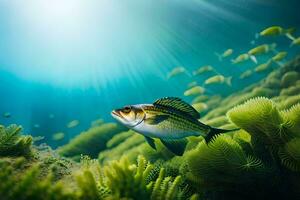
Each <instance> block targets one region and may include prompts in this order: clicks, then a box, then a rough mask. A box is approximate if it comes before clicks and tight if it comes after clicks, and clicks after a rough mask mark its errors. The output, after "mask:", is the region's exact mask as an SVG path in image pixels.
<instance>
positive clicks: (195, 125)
mask: <svg viewBox="0 0 300 200" xmlns="http://www.w3.org/2000/svg"><path fill="white" fill-rule="evenodd" d="M144 111H145V112H146V113H147V114H149V115H162V114H163V115H168V119H167V120H165V121H163V122H161V123H159V124H158V125H157V126H158V127H159V128H161V129H169V130H177V131H187V132H197V133H198V134H199V132H207V131H208V130H209V128H208V127H207V126H206V125H205V124H202V123H201V122H199V121H198V120H195V119H193V118H191V117H190V116H185V115H183V116H181V115H179V114H177V113H176V112H172V111H169V110H164V109H159V108H157V107H154V106H146V107H145V108H144ZM199 125H200V126H199Z"/></svg>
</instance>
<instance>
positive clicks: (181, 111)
mask: <svg viewBox="0 0 300 200" xmlns="http://www.w3.org/2000/svg"><path fill="white" fill-rule="evenodd" d="M111 115H112V117H113V118H115V119H116V120H117V121H118V122H119V123H121V124H123V125H124V126H126V127H128V128H129V129H132V130H134V131H135V132H137V133H139V134H141V135H143V136H144V137H145V140H146V142H147V143H148V144H149V145H150V146H151V147H152V148H153V149H156V145H155V140H154V138H157V139H159V140H160V141H161V142H162V144H163V145H164V146H166V148H167V149H169V150H170V151H171V152H173V153H174V154H175V155H177V156H182V155H183V153H184V151H185V148H186V145H187V142H188V141H187V137H190V136H203V137H204V139H205V141H206V142H207V143H209V142H210V141H211V139H212V138H213V137H214V136H215V135H218V134H220V133H226V132H230V131H235V130H238V129H233V130H224V129H218V128H214V127H211V126H209V125H206V124H204V123H202V122H200V121H199V120H198V119H199V118H200V114H199V113H198V112H197V111H196V110H195V109H194V108H193V107H192V106H191V105H190V104H188V103H186V102H184V101H183V100H181V99H180V98H177V97H165V98H161V99H158V100H156V101H155V102H154V103H152V104H137V105H128V106H125V107H123V108H120V109H115V110H113V111H112V112H111Z"/></svg>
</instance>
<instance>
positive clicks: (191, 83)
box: [188, 81, 198, 88]
mask: <svg viewBox="0 0 300 200" xmlns="http://www.w3.org/2000/svg"><path fill="white" fill-rule="evenodd" d="M197 84H198V83H197V81H192V82H190V83H189V84H188V88H192V87H194V86H196V85H197Z"/></svg>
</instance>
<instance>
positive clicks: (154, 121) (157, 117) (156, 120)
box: [145, 115, 169, 125]
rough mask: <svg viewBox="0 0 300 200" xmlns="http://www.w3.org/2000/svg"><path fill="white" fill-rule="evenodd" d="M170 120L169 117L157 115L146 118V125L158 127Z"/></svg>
mask: <svg viewBox="0 0 300 200" xmlns="http://www.w3.org/2000/svg"><path fill="white" fill-rule="evenodd" d="M168 118H169V116H168V115H155V116H152V117H149V118H146V119H145V123H146V124H150V125H156V124H159V123H160V122H162V121H164V120H166V119H168Z"/></svg>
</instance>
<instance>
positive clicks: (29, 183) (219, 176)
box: [0, 57, 300, 200]
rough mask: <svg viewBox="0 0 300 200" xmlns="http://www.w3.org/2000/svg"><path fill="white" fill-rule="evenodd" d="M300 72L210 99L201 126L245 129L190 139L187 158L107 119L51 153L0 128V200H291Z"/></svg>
mask: <svg viewBox="0 0 300 200" xmlns="http://www.w3.org/2000/svg"><path fill="white" fill-rule="evenodd" d="M299 72H300V57H296V58H295V59H294V60H293V61H291V62H289V63H288V64H286V65H285V66H284V67H282V68H280V69H278V70H275V71H273V72H272V73H270V74H269V75H268V76H267V77H266V78H265V79H263V80H262V81H260V82H258V83H255V84H253V85H251V86H249V87H247V88H245V89H244V90H243V91H240V92H237V93H234V94H232V95H230V96H228V97H226V98H224V99H221V98H220V97H218V96H216V97H215V99H216V100H214V101H216V102H217V103H216V104H215V105H218V106H216V107H215V108H214V109H211V110H210V111H208V112H207V114H206V115H205V116H203V117H202V118H201V120H203V121H204V122H205V123H207V124H209V125H211V126H216V127H222V128H236V127H239V128H241V129H240V130H237V131H234V132H231V133H226V134H219V135H216V136H214V137H213V139H212V140H211V142H209V143H206V142H205V140H204V139H203V138H202V137H190V138H188V144H187V147H186V151H185V153H184V154H183V156H176V155H175V154H173V153H172V152H170V151H169V150H168V149H167V148H165V147H164V145H163V144H162V143H161V142H159V141H157V143H156V146H157V150H154V149H152V148H151V147H150V146H149V145H148V144H147V143H146V142H145V141H144V138H143V136H141V135H139V134H137V133H135V132H134V131H132V130H127V129H124V128H123V127H119V126H118V125H117V124H115V123H105V122H103V121H101V122H99V123H93V124H92V126H91V128H90V129H88V130H87V131H85V132H82V133H81V134H79V135H78V136H77V137H75V138H74V139H72V140H71V141H70V142H69V143H68V144H66V145H64V146H62V147H60V148H58V149H57V150H52V149H51V148H50V147H48V146H47V145H45V144H41V145H39V146H36V145H35V144H34V142H33V139H32V137H31V136H29V135H24V134H21V132H22V128H21V127H20V126H17V125H11V126H8V127H3V126H1V127H0V138H1V140H0V167H1V171H0V196H1V199H3V200H6V199H7V200H8V199H13V200H14V199H70V200H71V199H72V200H73V199H74V200H81V199H154V200H155V199H193V200H194V199H212V200H214V199H270V198H272V199H297V198H299V197H300V192H299V191H300V184H299V183H300V148H299V147H300V97H299V91H300V84H299V74H298V73H299ZM209 101H211V100H210V99H209V98H207V97H206V96H203V95H199V96H198V97H197V102H198V103H201V102H205V103H207V104H209ZM93 158H94V159H93ZM78 161H80V162H78Z"/></svg>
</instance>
